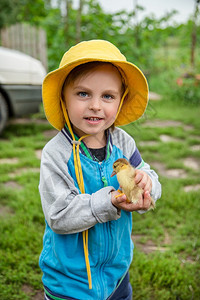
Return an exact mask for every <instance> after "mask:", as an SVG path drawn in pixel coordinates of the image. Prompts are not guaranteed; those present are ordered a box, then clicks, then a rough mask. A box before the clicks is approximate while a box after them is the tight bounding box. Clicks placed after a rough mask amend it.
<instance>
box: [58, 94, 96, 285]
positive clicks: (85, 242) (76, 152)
mask: <svg viewBox="0 0 200 300" xmlns="http://www.w3.org/2000/svg"><path fill="white" fill-rule="evenodd" d="M61 105H62V109H63V113H64V117H65V121H66V123H67V126H68V128H69V131H70V133H71V136H72V139H73V142H72V143H73V156H74V168H75V174H76V179H77V182H78V186H79V189H80V191H81V193H82V194H84V193H85V187H84V181H83V172H82V168H81V161H80V156H79V146H80V144H81V140H82V139H84V138H85V137H87V136H88V135H84V136H82V137H81V138H80V139H79V140H78V141H76V139H75V136H74V133H73V130H72V127H71V124H70V121H69V118H68V115H67V112H66V108H65V105H64V103H63V101H62V99H61ZM82 235H83V249H84V255H85V263H86V269H87V276H88V283H89V289H92V277H91V270H90V262H89V251H88V230H85V231H83V233H82Z"/></svg>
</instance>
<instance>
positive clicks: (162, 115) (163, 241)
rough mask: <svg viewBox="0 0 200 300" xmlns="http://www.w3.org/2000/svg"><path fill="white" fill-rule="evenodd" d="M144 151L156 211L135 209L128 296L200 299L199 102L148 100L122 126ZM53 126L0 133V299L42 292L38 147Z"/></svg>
mask: <svg viewBox="0 0 200 300" xmlns="http://www.w3.org/2000/svg"><path fill="white" fill-rule="evenodd" d="M125 129H126V130H127V132H128V133H129V134H131V135H133V136H134V138H135V140H136V142H137V145H138V148H139V150H140V152H141V153H142V156H143V159H144V160H145V161H146V162H148V163H150V164H151V165H152V166H153V167H154V168H155V170H156V171H157V172H158V174H159V175H160V181H161V183H162V190H163V193H162V198H161V199H160V200H159V201H158V203H157V208H156V210H155V211H151V212H148V213H146V214H143V215H139V214H138V213H133V240H134V241H135V251H134V260H133V262H132V265H131V268H130V278H131V284H132V287H133V300H136V299H141V300H148V299H158V300H168V299H179V300H189V299H200V284H199V282H200V264H199V259H200V250H199V249H200V238H199V236H200V222H199V212H200V118H199V108H198V109H197V107H196V106H186V105H181V104H180V103H179V102H174V103H173V102H172V101H168V100H166V99H163V100H161V101H150V103H149V106H148V109H147V111H146V113H145V116H144V118H142V119H141V120H139V121H138V122H136V123H135V124H131V125H129V126H126V127H125ZM54 134H55V131H54V130H53V129H52V128H51V126H50V125H48V123H46V122H44V120H42V121H39V120H38V118H36V117H35V118H33V119H31V121H30V120H29V121H28V122H24V123H23V122H22V123H21V124H20V123H13V124H10V125H9V126H8V127H7V129H6V130H5V132H4V134H3V135H2V137H1V138H0V222H1V226H0V236H1V239H0V257H1V259H0V299H2V300H17V299H24V300H28V299H29V300H30V299H32V300H33V299H35V300H40V299H43V296H42V284H41V272H40V269H39V267H38V258H39V254H40V251H41V249H42V237H43V231H44V217H43V213H42V208H41V204H40V197H39V193H38V183H39V167H40V153H41V149H42V148H43V146H44V145H45V144H46V142H47V141H48V140H49V139H50V138H51V136H53V135H54Z"/></svg>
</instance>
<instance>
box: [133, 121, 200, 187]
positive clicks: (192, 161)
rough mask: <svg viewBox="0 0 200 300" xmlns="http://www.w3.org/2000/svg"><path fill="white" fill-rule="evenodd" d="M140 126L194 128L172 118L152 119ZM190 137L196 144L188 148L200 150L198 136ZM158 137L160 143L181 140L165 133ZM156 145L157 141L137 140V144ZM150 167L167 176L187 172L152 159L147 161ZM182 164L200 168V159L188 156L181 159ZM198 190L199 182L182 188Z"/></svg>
mask: <svg viewBox="0 0 200 300" xmlns="http://www.w3.org/2000/svg"><path fill="white" fill-rule="evenodd" d="M142 127H144V128H146V127H151V128H166V127H168V128H170V127H182V128H183V129H184V130H185V131H191V130H193V129H194V127H193V126H191V125H185V124H183V123H182V122H180V121H174V120H153V121H150V120H148V121H146V122H144V123H143V124H142ZM190 137H191V138H192V139H194V140H195V141H196V144H194V145H192V146H191V147H190V150H191V151H193V152H195V153H196V152H199V151H200V136H197V135H191V136H190ZM159 139H160V141H161V142H162V143H171V142H173V143H181V142H182V141H183V140H182V139H180V138H175V137H173V136H170V135H167V134H161V135H160V136H159ZM156 145H158V141H145V142H144V141H141V142H139V146H141V147H145V146H152V147H153V146H156ZM149 163H150V165H151V166H152V167H154V168H155V169H156V170H157V172H158V174H160V175H162V176H164V177H167V178H186V177H187V172H186V171H185V170H184V169H167V168H166V167H165V165H164V164H163V163H161V162H159V161H156V162H155V161H152V162H149ZM183 165H184V166H185V167H187V168H190V169H192V170H194V171H198V170H200V159H197V158H195V157H192V156H189V157H186V158H185V159H183ZM197 190H200V184H197V185H191V186H186V187H185V188H184V191H185V192H191V191H197Z"/></svg>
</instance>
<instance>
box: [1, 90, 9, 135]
mask: <svg viewBox="0 0 200 300" xmlns="http://www.w3.org/2000/svg"><path fill="white" fill-rule="evenodd" d="M8 115H9V112H8V104H7V103H6V100H5V99H4V97H3V95H2V94H1V93H0V134H1V133H2V132H3V130H4V128H5V126H6V123H7V120H8Z"/></svg>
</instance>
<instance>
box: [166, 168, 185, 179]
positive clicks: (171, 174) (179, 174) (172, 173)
mask: <svg viewBox="0 0 200 300" xmlns="http://www.w3.org/2000/svg"><path fill="white" fill-rule="evenodd" d="M164 176H166V177H168V178H186V177H187V173H186V172H185V170H183V169H170V170H166V171H165V175H164Z"/></svg>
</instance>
